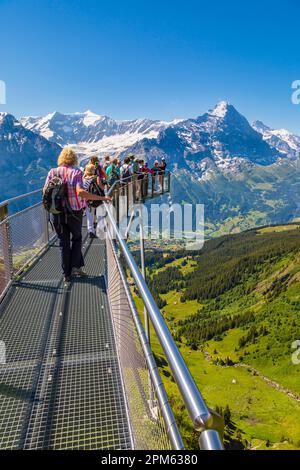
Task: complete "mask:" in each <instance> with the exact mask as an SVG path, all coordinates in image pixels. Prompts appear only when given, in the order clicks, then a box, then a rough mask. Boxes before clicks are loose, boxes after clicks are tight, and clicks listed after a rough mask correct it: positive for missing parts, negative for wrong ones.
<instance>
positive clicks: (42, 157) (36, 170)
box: [0, 113, 61, 200]
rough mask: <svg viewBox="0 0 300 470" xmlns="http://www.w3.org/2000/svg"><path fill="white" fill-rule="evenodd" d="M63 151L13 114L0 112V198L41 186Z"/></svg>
mask: <svg viewBox="0 0 300 470" xmlns="http://www.w3.org/2000/svg"><path fill="white" fill-rule="evenodd" d="M60 150H61V147H60V146H59V145H57V144H55V143H52V142H49V141H48V140H47V139H45V138H44V137H43V136H41V135H38V134H35V133H33V132H32V131H30V130H29V129H26V128H25V127H24V126H22V124H21V123H20V122H19V121H18V120H17V119H16V118H14V117H13V116H12V115H11V114H8V113H0V187H1V190H0V199H1V200H3V199H6V198H9V197H13V196H16V195H18V194H22V193H24V192H27V191H31V190H33V189H35V188H39V187H41V186H42V181H43V179H44V177H45V175H46V173H47V171H48V169H49V167H51V166H53V165H54V164H55V162H56V160H57V156H58V154H59V152H60Z"/></svg>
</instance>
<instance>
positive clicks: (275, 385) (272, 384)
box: [234, 363, 300, 403]
mask: <svg viewBox="0 0 300 470" xmlns="http://www.w3.org/2000/svg"><path fill="white" fill-rule="evenodd" d="M234 367H246V368H247V369H249V370H251V372H253V373H255V375H257V376H258V377H261V378H262V379H263V380H264V381H265V382H266V383H267V384H268V385H270V387H272V388H274V389H276V390H278V392H281V393H284V394H285V395H287V396H288V397H290V398H292V399H293V400H296V401H297V402H298V403H300V397H299V395H297V394H296V393H294V392H291V391H290V390H288V389H287V388H284V387H282V386H281V385H280V384H279V383H277V382H275V381H274V380H271V379H269V377H266V376H265V375H263V374H261V373H260V372H259V371H258V370H257V369H255V368H254V367H252V366H250V365H249V364H243V363H238V364H235V365H234Z"/></svg>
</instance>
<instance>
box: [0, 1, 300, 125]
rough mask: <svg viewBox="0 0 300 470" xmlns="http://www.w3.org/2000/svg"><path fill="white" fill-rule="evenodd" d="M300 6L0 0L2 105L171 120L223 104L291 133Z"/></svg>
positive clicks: (299, 60)
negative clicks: (4, 88)
mask: <svg viewBox="0 0 300 470" xmlns="http://www.w3.org/2000/svg"><path fill="white" fill-rule="evenodd" d="M299 13H300V2H299V1H298V0H285V1H283V0H280V1H279V0H272V1H270V0H259V1H258V0H252V1H244V2H242V1H235V0H227V1H221V0H213V1H212V0H211V1H207V0H206V1H202V0H186V1H185V2H184V1H182V0H180V1H178V0H172V1H170V0H169V1H166V0H160V1H157V0H152V1H143V0H139V1H136V0H126V1H125V0H124V1H119V0H114V2H108V1H101V0H68V1H59V0H43V1H36V0H0V21H1V23H0V25H1V26H0V44H1V56H0V59H1V60H0V80H4V81H5V82H6V85H7V104H6V105H0V111H8V112H11V113H13V114H15V115H16V116H18V117H20V116H23V115H43V114H46V113H48V112H51V111H54V110H58V111H61V112H74V111H84V110H86V109H91V110H93V111H95V112H97V113H100V114H107V115H109V116H111V117H113V118H116V119H130V118H134V117H151V118H158V119H171V118H178V117H193V116H197V115H199V114H202V113H203V112H205V111H206V110H207V109H209V108H211V107H213V106H214V104H215V103H216V102H217V101H218V100H220V99H225V100H228V101H230V102H231V103H232V104H233V105H235V106H236V108H237V109H238V110H239V111H240V112H242V113H243V114H244V115H245V116H246V117H247V118H248V119H249V120H253V119H256V118H257V119H261V120H263V121H264V122H265V123H267V124H269V125H271V126H273V127H286V128H288V129H290V130H292V131H295V132H298V133H300V105H298V106H296V105H293V104H292V103H291V92H292V90H291V83H292V82H293V80H296V79H300V47H299V33H298V31H299Z"/></svg>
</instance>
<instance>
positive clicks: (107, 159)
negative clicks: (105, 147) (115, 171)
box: [102, 155, 110, 173]
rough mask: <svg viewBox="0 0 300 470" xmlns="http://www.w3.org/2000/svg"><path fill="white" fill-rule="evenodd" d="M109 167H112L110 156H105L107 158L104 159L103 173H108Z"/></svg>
mask: <svg viewBox="0 0 300 470" xmlns="http://www.w3.org/2000/svg"><path fill="white" fill-rule="evenodd" d="M109 165H110V156H109V155H105V157H104V159H103V165H102V168H103V171H105V173H106V170H107V168H108V167H109Z"/></svg>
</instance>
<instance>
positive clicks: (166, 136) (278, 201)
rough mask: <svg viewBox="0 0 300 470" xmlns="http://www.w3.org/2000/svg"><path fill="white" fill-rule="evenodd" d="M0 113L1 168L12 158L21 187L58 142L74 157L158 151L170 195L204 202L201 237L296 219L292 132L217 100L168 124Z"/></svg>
mask: <svg viewBox="0 0 300 470" xmlns="http://www.w3.org/2000/svg"><path fill="white" fill-rule="evenodd" d="M1 116H2V117H1V122H0V150H1V154H0V161H1V162H2V163H1V165H2V167H1V168H3V169H5V171H6V172H7V171H9V167H10V161H11V160H12V158H13V161H14V163H13V167H14V171H15V172H16V173H17V175H18V177H17V179H18V180H21V181H22V185H23V187H24V185H25V186H26V184H27V186H28V184H29V185H31V184H37V182H40V181H41V179H42V178H43V176H44V174H45V171H46V168H48V167H49V166H51V162H52V161H55V159H56V156H57V154H58V152H59V150H60V146H65V145H72V146H73V147H74V148H75V150H76V151H77V152H78V154H79V157H80V158H82V159H84V158H87V157H89V156H90V155H94V154H97V155H100V156H102V155H106V154H110V155H118V156H120V157H124V156H125V155H127V154H128V153H134V154H136V155H137V156H139V157H141V158H145V159H147V160H148V161H149V162H150V164H151V162H153V161H154V160H155V159H156V158H158V159H159V158H161V157H162V156H164V157H165V158H166V160H167V163H168V168H169V169H170V170H171V171H172V172H173V177H172V181H173V191H172V200H173V201H174V202H184V201H188V202H192V203H204V205H205V209H206V221H207V233H208V234H209V235H210V234H220V233H223V231H225V232H231V231H238V230H240V229H244V228H250V227H253V226H255V225H257V224H261V223H273V222H276V223H277V222H282V221H291V220H293V219H294V218H297V217H300V210H299V207H298V206H299V204H298V200H300V197H299V196H300V194H299V190H298V188H300V177H299V176H298V167H299V163H300V159H299V151H300V137H298V136H296V135H293V134H291V133H290V132H288V131H287V130H284V129H277V130H276V129H275V130H274V129H271V128H269V127H268V126H266V125H265V124H263V123H262V122H261V121H255V122H254V123H253V124H252V125H250V123H249V122H248V121H247V119H246V118H245V117H244V116H243V115H242V114H240V113H239V112H238V111H237V110H236V109H235V108H234V106H232V105H231V104H229V103H227V102H225V101H221V102H220V103H218V104H217V105H216V106H215V108H213V109H212V110H210V111H208V112H207V113H204V114H203V115H201V116H198V117H197V118H193V119H185V120H175V121H171V122H166V121H158V120H150V119H136V120H131V121H116V120H113V119H111V118H109V117H107V116H101V115H98V114H95V113H92V112H91V111H87V112H85V113H74V114H61V113H58V112H55V113H52V114H48V115H47V116H45V117H26V118H22V119H21V120H20V122H19V121H17V120H16V119H14V118H13V117H12V116H10V115H3V114H2V115H1ZM1 146H2V147H1ZM30 146H31V147H30ZM6 175H7V173H6ZM20 175H21V176H20ZM42 175H43V176H42ZM2 181H3V187H4V188H6V189H4V190H3V189H2V191H3V192H4V193H5V194H8V192H9V194H12V195H14V194H15V193H14V191H16V190H17V189H20V188H16V185H13V186H12V188H11V189H9V191H8V190H7V186H9V187H10V183H9V182H8V181H6V180H5V179H3V180H2ZM28 182H29V183H28Z"/></svg>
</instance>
